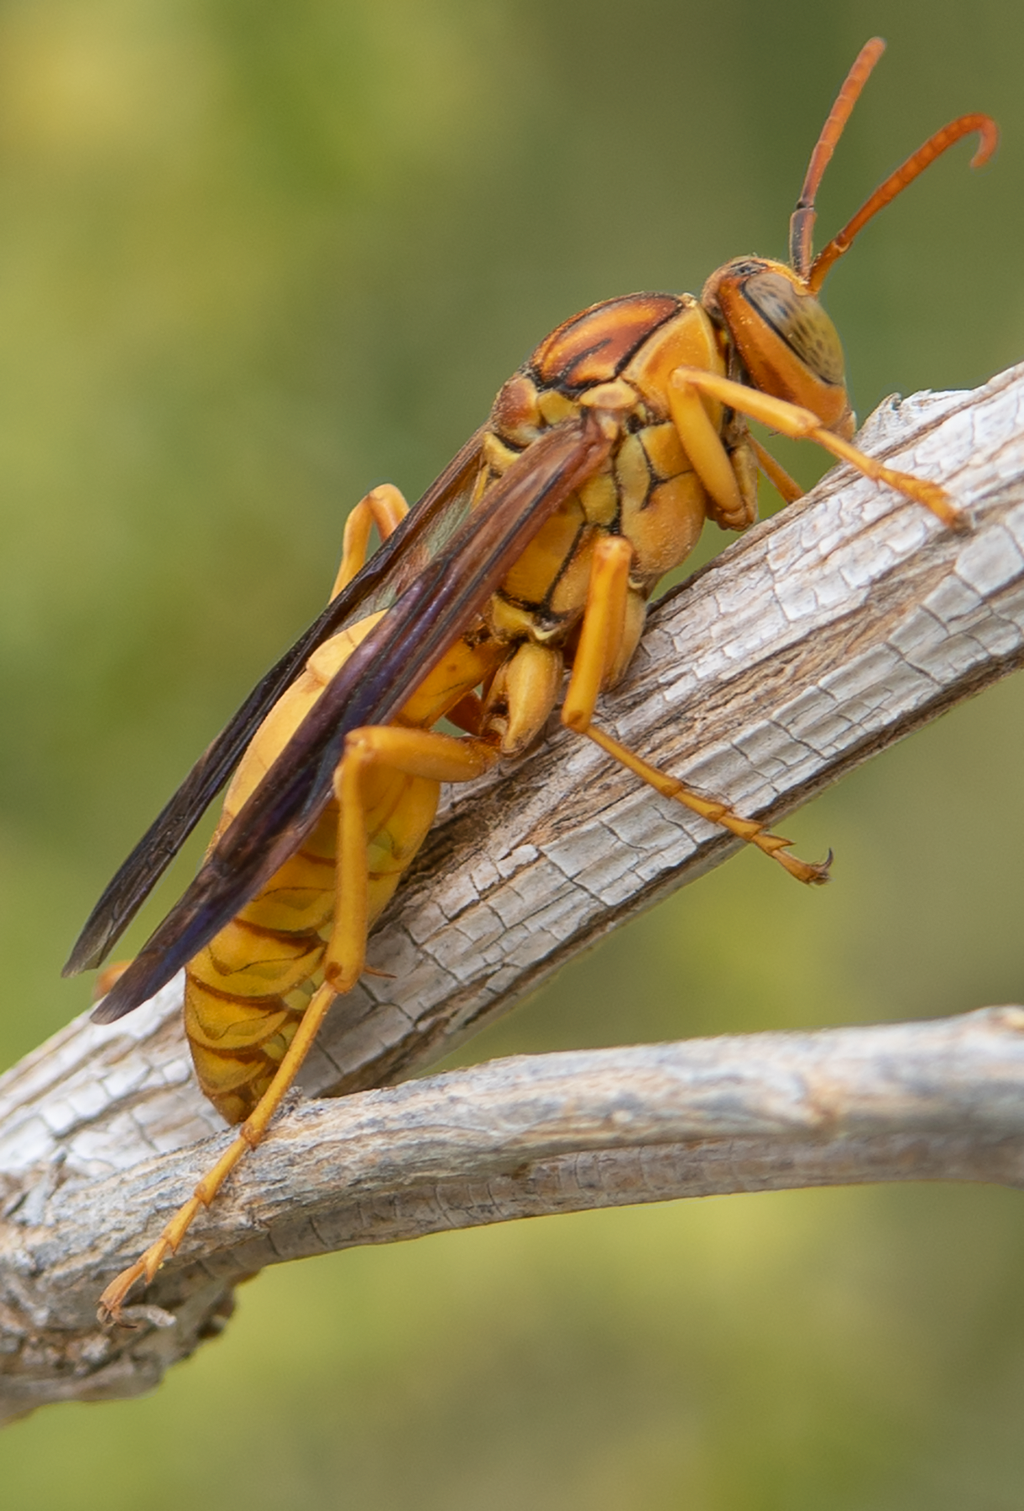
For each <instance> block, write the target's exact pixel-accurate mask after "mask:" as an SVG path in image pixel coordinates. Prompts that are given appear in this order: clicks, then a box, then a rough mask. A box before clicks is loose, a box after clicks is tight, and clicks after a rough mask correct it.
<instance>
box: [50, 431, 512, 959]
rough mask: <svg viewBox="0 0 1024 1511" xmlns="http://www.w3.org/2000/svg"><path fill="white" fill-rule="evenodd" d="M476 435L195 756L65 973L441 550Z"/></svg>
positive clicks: (473, 459) (465, 495)
mask: <svg viewBox="0 0 1024 1511" xmlns="http://www.w3.org/2000/svg"><path fill="white" fill-rule="evenodd" d="M482 436H483V429H482V428H481V429H480V430H478V431H477V432H476V433H475V434H474V435H473V436H471V437H470V439H469V440H468V441H467V442H466V444H465V446H463V448H462V450H461V451H459V452H458V454H457V455H456V456H455V457H453V458H452V460H451V461H450V462H449V464H448V466H447V467H446V468H445V470H444V471H443V472H442V473H441V475H440V477H439V478H438V479H437V480H436V482H434V483H433V484H432V485H431V486H430V488H429V489H428V490H427V492H426V493H425V494H424V495H423V497H422V498H421V499H420V500H419V502H418V503H417V504H416V505H415V507H414V508H413V509H411V510H410V511H409V513H408V514H407V515H406V517H405V519H404V520H403V521H402V523H401V525H400V526H399V528H398V529H397V530H396V531H395V533H394V534H393V535H392V536H391V537H390V539H389V540H387V541H385V543H384V544H383V545H382V546H381V548H380V550H379V551H377V552H375V554H374V555H373V556H372V557H371V558H370V560H369V561H368V562H367V564H366V566H365V567H364V568H363V570H362V571H361V572H360V573H359V575H358V577H356V578H355V579H354V580H353V581H352V582H350V583H349V585H348V587H347V588H345V589H344V591H343V592H341V593H339V594H338V596H337V598H334V599H332V600H331V602H330V603H329V604H328V605H327V607H326V609H324V611H323V613H322V614H321V615H320V617H319V618H318V619H316V620H315V621H314V622H313V624H311V625H310V627H309V629H308V630H306V632H305V633H304V634H303V635H301V636H300V637H299V639H298V640H297V641H296V642H295V644H294V645H293V646H292V647H291V649H290V650H289V651H286V653H285V654H284V655H283V656H282V657H281V659H280V661H278V662H277V664H276V665H275V666H273V667H271V669H270V671H269V672H267V674H266V676H265V677H264V678H263V679H262V681H261V682H259V683H258V684H257V686H256V687H254V688H253V690H252V692H251V693H250V694H249V696H248V698H246V700H245V702H244V703H243V704H242V706H241V708H240V709H239V710H238V712H237V713H236V714H235V716H234V718H233V719H232V720H231V722H230V723H229V724H228V725H227V726H226V728H225V729H223V730H222V731H221V733H220V734H219V735H218V736H217V738H216V739H215V740H214V741H213V744H212V745H210V747H209V748H208V749H207V750H206V751H205V752H204V753H203V755H201V756H200V758H199V760H198V761H197V762H196V764H195V765H194V766H193V768H192V770H191V771H190V772H189V774H188V776H187V777H186V778H185V780H184V782H182V784H181V786H180V787H179V788H178V790H177V792H176V793H175V794H174V796H173V797H172V798H171V800H170V802H169V803H168V804H167V806H166V807H165V808H164V809H163V810H162V812H161V813H160V814H159V815H158V816H157V818H156V819H155V820H154V822H153V823H152V824H151V825H150V827H149V828H148V829H147V830H146V833H145V834H144V835H143V836H142V838H141V839H140V840H139V843H138V844H137V845H136V846H135V849H134V850H133V851H132V853H131V854H130V855H129V856H128V859H127V860H126V861H125V862H124V864H123V865H122V866H121V868H120V870H119V871H118V872H117V875H116V876H115V877H114V878H113V880H112V881H111V882H110V884H109V886H108V887H107V888H106V890H105V891H104V893H103V895H102V897H101V898H100V900H99V902H97V904H96V906H95V907H94V908H93V910H92V912H91V913H90V915H89V918H88V920H87V922H86V925H85V927H84V928H83V930H82V932H81V934H80V935H79V937H78V939H77V941H76V943H75V947H74V949H73V950H72V951H71V954H70V956H69V958H68V962H67V965H65V967H64V971H63V974H64V975H65V976H74V975H77V973H78V972H79V971H85V970H92V969H93V968H94V967H96V966H98V965H102V963H103V961H104V959H105V958H106V956H107V953H108V952H109V950H110V949H111V948H112V947H113V946H114V945H115V944H116V943H117V941H118V939H120V937H121V935H122V934H123V933H124V931H125V929H126V928H127V927H128V925H129V924H130V923H131V921H132V919H133V918H134V917H135V914H136V913H137V912H138V910H139V908H140V907H141V906H142V904H143V903H144V902H145V900H146V898H147V897H148V896H149V894H150V892H151V891H152V890H153V888H154V886H155V885H156V883H157V882H158V881H159V879H160V877H161V876H162V875H163V873H164V872H165V871H166V869H167V867H168V866H169V865H170V863H171V861H172V860H173V859H174V857H175V856H176V855H177V853H178V851H179V850H180V849H181V847H182V845H183V844H184V843H185V841H186V839H187V838H188V836H189V835H190V834H191V833H192V830H193V829H194V828H195V826H196V824H197V823H198V822H199V820H200V818H201V817H202V815H203V813H204V812H205V811H206V808H207V807H208V805H209V804H210V803H211V802H212V801H213V799H214V798H215V797H216V795H217V793H218V792H219V791H220V789H221V788H222V787H223V786H224V784H225V782H226V781H227V779H228V777H229V776H230V775H231V773H232V771H234V769H235V767H236V766H237V765H238V762H239V761H240V760H241V758H242V756H243V754H244V753H245V748H246V746H247V745H248V744H249V741H250V740H251V739H252V737H253V735H254V734H255V733H256V730H257V728H258V727H259V725H260V724H261V722H262V721H263V719H264V718H265V716H266V715H267V714H268V713H269V712H270V710H271V708H273V706H274V704H275V703H276V702H277V700H278V698H280V696H281V694H282V693H283V692H284V691H285V689H286V688H287V687H288V686H289V685H290V684H291V683H292V682H293V681H294V680H295V678H296V677H297V676H298V674H299V672H301V670H302V668H303V667H304V666H305V664H306V661H307V660H308V659H309V657H310V656H311V655H312V654H313V652H314V651H315V650H316V648H317V646H318V645H322V644H323V642H324V641H325V640H328V639H329V638H330V637H331V636H332V635H335V634H337V632H338V631H339V630H340V629H342V628H343V627H344V626H345V625H346V624H348V623H350V622H352V621H353V620H355V619H362V618H364V617H365V616H366V615H368V614H372V613H374V612H376V611H377V610H378V609H383V608H389V607H390V606H391V604H393V603H394V602H395V601H396V600H397V599H398V598H399V597H400V596H401V595H402V593H404V592H405V590H406V588H408V587H409V585H410V584H411V583H413V582H415V581H416V580H417V578H418V577H419V576H420V575H421V574H422V572H423V570H424V568H425V566H426V565H427V563H428V562H429V561H431V560H432V559H433V558H434V557H435V556H437V554H438V552H439V551H441V550H443V548H444V545H445V543H446V541H447V540H448V539H450V537H451V535H452V534H453V533H454V532H455V530H456V529H457V528H458V526H459V525H460V524H461V523H462V520H463V518H464V517H465V513H466V509H467V508H468V502H469V493H470V490H471V488H472V485H473V481H474V479H475V476H476V472H477V467H478V465H479V460H480V444H481V439H482Z"/></svg>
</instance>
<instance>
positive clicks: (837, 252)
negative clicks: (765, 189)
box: [801, 115, 999, 294]
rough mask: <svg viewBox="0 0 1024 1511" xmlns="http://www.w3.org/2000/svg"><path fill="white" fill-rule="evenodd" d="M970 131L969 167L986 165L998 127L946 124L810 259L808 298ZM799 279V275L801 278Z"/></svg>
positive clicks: (989, 122) (974, 118) (974, 119)
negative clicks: (974, 139) (867, 230)
mask: <svg viewBox="0 0 1024 1511" xmlns="http://www.w3.org/2000/svg"><path fill="white" fill-rule="evenodd" d="M972 131H977V132H978V133H979V134H980V137H981V140H980V142H979V143H978V150H977V151H976V152H975V154H974V156H973V157H972V158H971V167H972V168H980V167H981V165H982V163H987V162H988V160H989V158H990V157H991V156H992V154H993V152H994V151H995V150H996V147H997V146H998V145H999V127H998V126H997V125H996V123H995V121H994V120H993V119H992V117H991V116H990V115H961V116H958V117H957V119H956V120H955V121H950V123H949V125H948V126H943V127H942V130H941V131H936V133H935V135H934V136H930V137H929V138H928V140H927V141H926V142H925V143H924V144H923V145H922V146H920V147H918V149H917V151H916V152H914V153H912V154H911V156H910V157H908V158H907V160H906V162H905V163H902V164H901V165H900V167H898V168H897V169H896V171H895V173H890V175H889V177H888V178H887V179H886V180H885V183H884V184H879V186H878V188H877V189H876V190H875V192H874V194H872V195H871V197H870V199H868V200H866V201H865V202H864V204H863V205H861V207H860V209H859V210H858V211H857V213H856V215H855V216H854V217H853V219H852V220H851V221H849V222H848V223H847V224H846V225H845V226H844V227H843V229H842V230H841V231H840V232H839V235H838V236H834V237H833V238H832V240H831V241H830V242H829V244H828V246H827V247H823V248H822V249H821V251H820V252H819V253H818V255H817V257H816V258H815V259H814V264H813V266H812V268H811V271H810V273H809V274H808V275H807V279H806V282H807V287H808V288H809V289H810V291H811V293H812V294H816V293H817V292H818V290H819V289H820V288H821V285H822V284H823V283H824V282H825V276H826V274H827V273H828V270H829V268H830V267H831V266H832V264H833V263H834V262H836V261H837V260H838V259H839V258H840V257H842V255H843V253H844V252H848V251H849V250H850V247H851V246H852V245H853V241H854V238H855V237H856V236H857V235H858V233H859V232H861V231H862V230H863V229H864V227H865V226H866V225H867V223H868V221H869V220H871V219H872V217H873V216H875V215H877V214H878V212H879V210H881V209H883V208H884V207H885V206H886V205H887V204H888V203H889V201H890V200H893V199H895V198H896V196H897V194H902V192H903V190H904V189H905V188H906V187H907V185H908V184H912V183H913V182H914V179H915V178H917V177H919V175H920V174H922V173H923V172H924V170H925V169H926V168H927V167H929V166H930V164H932V163H933V162H934V161H935V159H936V158H937V157H941V156H942V154H943V153H944V152H945V151H946V150H947V149H948V148H950V147H952V146H953V144H954V143H955V142H958V141H959V140H960V138H961V137H962V136H969V135H970V134H971V132H972ZM801 276H803V275H801Z"/></svg>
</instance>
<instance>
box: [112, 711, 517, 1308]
mask: <svg viewBox="0 0 1024 1511" xmlns="http://www.w3.org/2000/svg"><path fill="white" fill-rule="evenodd" d="M496 759H497V752H496V751H495V750H494V749H493V748H492V747H490V746H488V745H485V744H484V743H483V742H482V741H480V740H475V739H457V738H455V737H454V736H452V735H444V734H438V733H436V732H435V731H433V730H424V729H406V728H402V727H399V726H396V725H383V726H370V727H368V728H365V729H357V730H353V732H352V733H351V734H350V735H349V736H348V739H347V741H346V744H345V754H344V756H343V758H342V760H341V763H340V765H339V766H338V769H337V771H336V772H335V777H334V787H335V795H336V798H337V800H338V807H339V819H338V831H339V832H338V849H337V881H336V896H337V897H338V899H339V903H338V907H337V909H336V913H335V919H334V924H333V927H332V932H331V937H330V942H329V944H328V946H327V952H326V955H325V957H324V976H325V980H324V983H323V985H322V986H320V987H319V988H318V989H317V991H316V992H315V993H314V994H313V997H312V998H311V1000H310V1003H309V1006H308V1007H307V1008H306V1010H305V1012H304V1013H303V1015H302V1017H301V1019H300V1020H299V1023H298V1026H297V1028H296V1030H295V1035H294V1037H293V1039H292V1041H291V1043H290V1044H289V1046H288V1049H287V1050H286V1051H285V1054H284V1056H283V1058H282V1060H281V1063H280V1065H279V1066H278V1069H277V1072H276V1073H275V1075H274V1079H273V1080H272V1081H271V1083H270V1085H269V1086H268V1088H267V1090H266V1091H265V1092H264V1093H263V1096H262V1097H261V1098H260V1100H259V1101H258V1102H257V1104H256V1106H255V1107H254V1108H253V1110H252V1112H251V1113H250V1115H249V1116H248V1117H247V1118H246V1120H245V1122H244V1123H243V1124H242V1125H241V1127H240V1128H239V1130H238V1135H237V1137H236V1138H235V1139H234V1140H233V1141H232V1142H231V1143H230V1144H229V1145H228V1147H227V1148H226V1149H225V1151H224V1153H223V1154H222V1155H221V1157H220V1159H219V1160H218V1161H217V1163H216V1164H215V1165H214V1166H213V1168H212V1170H210V1171H209V1172H208V1173H207V1174H206V1175H204V1176H203V1178H202V1180H201V1181H199V1183H198V1185H197V1186H196V1188H195V1191H194V1192H193V1194H192V1196H191V1197H190V1198H189V1200H188V1201H187V1202H185V1204H184V1205H183V1206H182V1207H180V1208H179V1209H178V1211H177V1212H176V1213H175V1214H174V1216H173V1217H172V1218H171V1220H170V1222H169V1223H168V1224H167V1226H166V1227H165V1228H164V1230H163V1232H162V1233H161V1234H160V1237H159V1238H158V1239H157V1240H156V1242H155V1243H154V1244H151V1245H150V1247H149V1248H148V1249H147V1250H146V1252H145V1253H144V1254H143V1255H142V1256H141V1257H140V1258H139V1259H138V1260H136V1262H135V1263H134V1264H133V1265H131V1266H130V1267H129V1268H128V1269H126V1270H123V1271H122V1273H121V1274H120V1275H118V1276H117V1278H116V1279H115V1280H113V1281H112V1282H111V1284H110V1285H108V1286H107V1288H106V1290H105V1291H104V1292H103V1295H102V1296H101V1297H100V1307H99V1316H100V1320H101V1321H102V1322H115V1323H121V1324H127V1325H131V1318H130V1316H129V1315H127V1314H126V1313H125V1310H124V1303H125V1300H126V1298H127V1296H128V1294H129V1292H130V1291H131V1288H132V1286H133V1285H135V1283H136V1281H138V1280H145V1281H146V1283H147V1284H148V1283H149V1282H150V1281H152V1280H153V1279H154V1277H155V1276H156V1273H157V1271H158V1270H159V1268H160V1266H161V1265H162V1264H163V1262H164V1260H165V1259H167V1258H169V1257H170V1255H172V1254H174V1253H175V1252H176V1251H177V1249H178V1246H179V1245H180V1243H181V1241H182V1239H183V1238H184V1236H185V1234H186V1233H187V1232H188V1229H189V1228H190V1226H191V1225H192V1222H193V1221H194V1219H195V1218H196V1216H197V1215H198V1213H199V1212H200V1211H201V1210H202V1208H203V1207H208V1206H209V1205H210V1203H211V1202H212V1201H213V1199H214V1197H215V1196H216V1195H217V1192H218V1191H219V1190H220V1188H221V1186H222V1185H223V1184H224V1181H225V1180H226V1179H227V1177H228V1176H229V1175H230V1174H231V1172H232V1171H233V1170H234V1169H235V1167H236V1165H238V1163H239V1162H240V1161H241V1160H242V1159H243V1158H244V1156H245V1155H246V1154H247V1153H248V1152H249V1150H250V1149H254V1148H255V1147H256V1145H257V1144H258V1143H259V1142H260V1140H261V1139H262V1138H263V1136H264V1134H265V1133H266V1130H267V1127H268V1125H269V1123H270V1120H271V1118H272V1117H273V1116H274V1113H275V1112H276V1111H277V1109H278V1107H280V1105H281V1102H282V1101H283V1099H284V1097H285V1095H286V1093H287V1092H288V1090H289V1088H290V1087H291V1085H292V1083H293V1082H294V1080H295V1077H296V1075H297V1074H298V1072H299V1069H300V1067H301V1065H302V1062H303V1060H304V1059H305V1058H306V1055H307V1054H308V1053H309V1050H310V1048H311V1046H312V1044H313V1041H314V1040H315V1038H316V1035H317V1032H318V1031H319V1028H320V1025H321V1024H322V1023H323V1020H324V1018H325V1017H326V1016H327V1013H328V1011H329V1010H330V1007H331V1005H332V1003H333V1002H334V1000H335V998H336V997H339V996H341V995H342V994H343V993H345V992H347V991H350V990H351V989H352V987H353V986H355V984H356V982H357V981H358V980H359V977H360V976H361V975H362V973H363V970H364V967H365V964H366V936H367V932H368V930H369V927H370V924H371V923H372V921H373V920H372V918H371V901H370V859H369V845H370V835H369V834H368V832H367V831H368V827H369V823H368V811H367V803H366V799H365V796H364V788H365V785H366V782H367V778H368V777H369V776H371V775H372V773H373V772H374V771H375V770H376V771H381V770H383V771H385V772H391V773H394V774H396V775H397V776H399V777H406V778H412V779H417V778H418V779H421V781H423V782H425V783H426V784H428V785H427V788H426V789H424V790H425V793H426V796H425V805H424V806H423V807H422V808H421V809H420V810H419V812H417V798H418V796H419V794H418V793H417V792H416V791H415V790H413V791H412V797H411V802H410V803H407V804H405V805H404V807H401V805H397V804H396V805H394V806H395V808H396V809H398V808H399V807H401V812H402V821H404V822H406V823H407V824H408V826H409V827H411V830H412V834H411V838H410V837H409V835H403V834H400V833H394V834H391V835H390V836H389V844H388V846H386V847H385V848H390V849H391V850H392V852H395V853H397V854H398V855H399V862H398V864H397V865H396V870H395V876H394V880H395V883H396V884H397V880H398V878H399V877H400V875H401V873H402V871H404V869H405V868H406V867H407V866H408V865H409V863H410V862H411V861H412V859H413V856H414V855H415V853H416V851H417V850H418V848H419V842H420V840H421V838H422V833H425V831H426V829H427V828H429V826H430V823H431V822H432V821H433V815H434V808H435V807H436V801H437V796H436V786H434V787H431V786H430V784H437V783H440V782H466V781H470V780H472V778H474V777H476V776H480V775H482V773H483V772H484V771H486V770H487V768H488V767H489V766H490V765H492V764H493V762H494V761H495V760H496ZM411 788H412V784H411V783H410V789H411ZM388 823H389V826H390V828H391V829H395V828H396V827H397V824H398V820H397V819H396V817H395V813H394V811H393V812H392V814H391V816H390V817H389V820H388ZM421 831H422V832H421ZM374 837H375V838H378V837H379V832H376V833H375V834H374ZM378 911H379V910H378Z"/></svg>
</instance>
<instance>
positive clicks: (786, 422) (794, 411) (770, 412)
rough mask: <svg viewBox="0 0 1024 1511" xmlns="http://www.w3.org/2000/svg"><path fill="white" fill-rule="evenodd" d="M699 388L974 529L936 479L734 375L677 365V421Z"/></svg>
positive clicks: (672, 384)
mask: <svg viewBox="0 0 1024 1511" xmlns="http://www.w3.org/2000/svg"><path fill="white" fill-rule="evenodd" d="M697 393H704V394H708V395H709V396H710V397H711V398H714V399H718V400H719V401H720V402H721V403H722V404H728V405H729V406H730V407H731V408H732V409H736V410H738V411H739V412H740V414H745V415H747V416H749V418H750V419H752V420H760V421H761V422H762V424H765V425H769V426H771V428H772V429H773V430H777V431H779V432H780V434H782V435H786V436H790V437H791V438H792V439H793V440H795V441H799V440H808V441H816V442H817V444H818V445H819V446H823V447H824V449H825V450H826V451H830V452H831V453H832V455H833V456H835V457H838V458H839V460H840V461H841V462H849V463H850V465H851V467H856V469H857V471H858V472H861V473H863V474H864V476H865V477H869V478H871V479H872V480H873V481H874V482H876V483H887V484H888V486H889V487H890V488H895V489H896V491H897V493H902V494H903V495H904V496H905V497H906V498H910V499H913V500H914V501H915V502H916V503H919V504H924V506H925V508H926V509H930V510H931V512H932V513H933V514H934V515H935V516H936V518H937V519H940V520H941V521H942V523H943V524H944V525H948V526H949V527H950V528H951V529H953V530H966V529H969V528H970V524H969V521H968V520H967V518H966V517H965V516H964V515H963V514H962V513H961V512H960V511H959V510H958V509H957V508H956V507H955V506H954V504H953V503H952V501H951V499H950V497H949V494H948V493H947V492H946V491H945V489H944V488H940V487H939V485H938V484H937V483H930V482H928V481H927V479H925V478H921V477H913V476H912V475H911V474H910V473H907V472H896V471H894V470H893V468H891V467H885V466H883V465H882V463H881V462H877V461H876V460H875V458H874V457H872V456H868V455H867V454H866V453H865V452H863V451H858V449H857V447H856V446H851V444H850V442H849V441H844V440H842V439H841V437H839V436H837V435H833V433H832V431H831V430H827V429H826V428H825V426H824V425H823V424H822V423H821V420H820V419H819V418H818V416H817V415H816V414H815V413H814V412H813V410H810V409H803V408H801V406H800V405H799V404H791V403H789V401H788V400H787V399H776V398H773V397H772V395H771V394H765V393H759V392H758V391H757V390H756V389H753V388H748V387H747V386H746V384H744V383H734V382H732V380H731V379H729V378H720V377H719V376H718V374H717V373H709V372H705V371H704V370H703V369H702V368H697V367H679V368H676V370H675V372H674V373H673V374H672V377H671V379H670V380H669V402H670V404H671V407H672V418H673V419H674V420H676V424H677V426H678V425H679V420H678V419H676V405H677V403H679V402H682V404H683V405H684V406H688V407H691V408H692V403H693V398H692V397H691V396H694V395H696V394H697ZM709 425H710V422H709ZM681 433H682V432H681ZM682 438H683V445H684V446H685V447H686V448H687V451H689V449H690V439H689V435H688V434H684V435H683V437H682ZM692 459H693V464H694V466H695V467H696V469H697V472H698V473H699V475H700V478H701V481H702V482H704V486H705V487H707V486H708V484H707V481H706V479H705V478H704V473H703V471H702V470H701V465H700V463H699V461H698V459H697V458H692ZM709 491H710V490H709Z"/></svg>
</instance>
